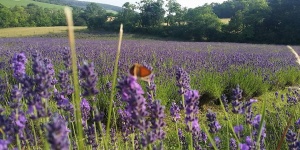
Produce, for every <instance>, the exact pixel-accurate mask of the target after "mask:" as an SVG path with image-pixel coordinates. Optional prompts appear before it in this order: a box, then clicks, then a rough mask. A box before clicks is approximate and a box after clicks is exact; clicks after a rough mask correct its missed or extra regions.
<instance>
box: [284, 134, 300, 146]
mask: <svg viewBox="0 0 300 150" xmlns="http://www.w3.org/2000/svg"><path fill="white" fill-rule="evenodd" d="M286 142H287V143H288V146H289V149H290V150H296V149H297V134H296V133H295V132H293V131H292V130H291V129H289V130H288V132H287V134H286ZM298 148H299V147H298Z"/></svg>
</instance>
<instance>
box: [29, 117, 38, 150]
mask: <svg viewBox="0 0 300 150" xmlns="http://www.w3.org/2000/svg"><path fill="white" fill-rule="evenodd" d="M30 124H31V127H32V131H33V136H34V142H35V147H36V148H38V144H37V142H38V141H37V139H36V132H35V127H34V123H33V121H32V120H30Z"/></svg>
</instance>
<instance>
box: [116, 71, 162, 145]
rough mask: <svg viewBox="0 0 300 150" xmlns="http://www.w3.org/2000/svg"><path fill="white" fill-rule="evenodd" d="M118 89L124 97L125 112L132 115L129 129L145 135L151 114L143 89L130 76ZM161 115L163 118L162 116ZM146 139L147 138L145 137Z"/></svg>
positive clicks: (121, 81) (120, 83) (122, 81)
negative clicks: (148, 117)
mask: <svg viewBox="0 0 300 150" xmlns="http://www.w3.org/2000/svg"><path fill="white" fill-rule="evenodd" d="M117 88H118V90H119V93H120V95H122V100H123V101H124V102H126V106H125V110H126V112H128V113H129V114H130V115H129V116H130V119H129V120H130V126H127V128H129V127H131V128H132V129H138V130H139V131H138V132H140V133H143V132H144V131H146V130H147V128H148V124H147V121H146V117H147V116H148V115H149V112H148V111H147V107H146V106H147V105H146V99H145V98H144V97H143V95H142V94H144V91H143V89H142V87H141V86H140V85H139V84H138V83H137V79H136V78H135V77H133V76H129V77H124V78H123V79H122V80H120V81H119V84H118V86H117ZM159 115H160V117H161V114H159ZM144 138H146V137H145V135H144ZM146 141H147V140H146ZM141 142H142V140H141ZM144 144H145V143H144Z"/></svg>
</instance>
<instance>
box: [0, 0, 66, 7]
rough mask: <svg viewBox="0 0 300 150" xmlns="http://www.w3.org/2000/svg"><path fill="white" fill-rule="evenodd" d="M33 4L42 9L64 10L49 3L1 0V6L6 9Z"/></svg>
mask: <svg viewBox="0 0 300 150" xmlns="http://www.w3.org/2000/svg"><path fill="white" fill-rule="evenodd" d="M30 3H33V4H36V5H38V6H40V7H44V8H57V9H63V8H64V6H61V5H55V4H49V3H42V2H36V1H33V0H0V4H2V5H4V6H6V7H14V6H16V5H17V6H27V5H28V4H30Z"/></svg>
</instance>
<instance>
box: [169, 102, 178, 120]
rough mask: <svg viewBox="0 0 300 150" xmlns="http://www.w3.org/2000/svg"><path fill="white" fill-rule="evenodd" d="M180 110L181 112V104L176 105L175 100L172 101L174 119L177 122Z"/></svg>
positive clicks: (171, 110) (171, 108)
mask: <svg viewBox="0 0 300 150" xmlns="http://www.w3.org/2000/svg"><path fill="white" fill-rule="evenodd" d="M179 112H180V109H179V106H178V105H176V103H175V102H172V106H171V107H170V113H171V117H172V121H174V122H177V121H178V120H179V119H180V114H179Z"/></svg>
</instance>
